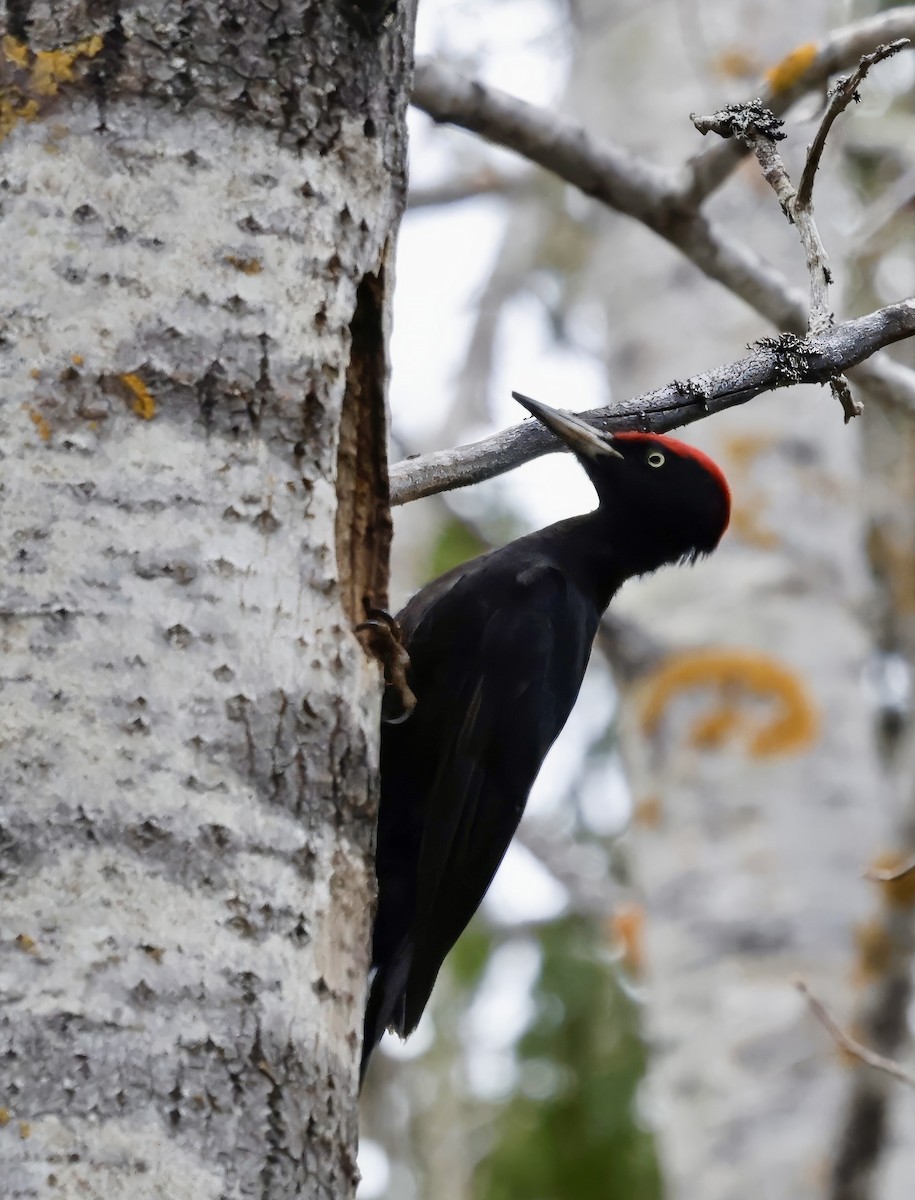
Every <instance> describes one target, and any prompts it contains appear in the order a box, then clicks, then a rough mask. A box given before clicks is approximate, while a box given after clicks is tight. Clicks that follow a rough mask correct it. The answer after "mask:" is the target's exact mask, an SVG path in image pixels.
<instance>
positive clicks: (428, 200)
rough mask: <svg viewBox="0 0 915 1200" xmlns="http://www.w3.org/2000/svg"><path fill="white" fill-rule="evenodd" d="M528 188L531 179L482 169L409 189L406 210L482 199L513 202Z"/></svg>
mask: <svg viewBox="0 0 915 1200" xmlns="http://www.w3.org/2000/svg"><path fill="white" fill-rule="evenodd" d="M529 189H530V179H529V178H528V176H526V175H521V174H515V175H504V174H499V173H498V172H496V171H493V170H491V169H488V168H484V169H481V170H479V171H474V172H472V173H471V174H468V175H463V176H461V177H460V178H458V179H448V180H446V181H445V182H444V183H439V184H433V185H430V186H429V187H424V188H421V187H411V188H410V190H409V192H408V193H407V208H408V209H410V210H411V211H412V210H414V209H419V208H433V207H438V206H440V205H443V204H461V203H463V202H464V201H465V200H477V199H479V198H480V197H481V196H499V197H502V198H504V199H507V200H514V199H516V198H517V197H518V196H522V195H524V193H525V192H526V191H528V190H529Z"/></svg>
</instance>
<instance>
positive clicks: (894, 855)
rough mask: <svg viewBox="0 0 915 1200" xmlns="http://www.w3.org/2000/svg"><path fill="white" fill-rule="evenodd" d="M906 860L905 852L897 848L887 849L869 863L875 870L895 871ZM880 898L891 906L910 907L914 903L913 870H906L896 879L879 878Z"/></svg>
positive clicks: (903, 864)
mask: <svg viewBox="0 0 915 1200" xmlns="http://www.w3.org/2000/svg"><path fill="white" fill-rule="evenodd" d="M907 861H908V859H907V856H906V855H905V854H900V853H899V851H898V850H889V851H887V852H886V853H885V854H880V855H878V856H877V858H875V859H874V861H873V862H872V863H871V868H872V869H874V870H877V871H888V872H892V871H897V870H899V869H900V868H901V867H903V866H905V864H906V862H907ZM876 886H877V887H879V889H880V899H881V900H883V902H884V903H885V904H888V905H889V906H890V907H891V908H911V907H912V906H913V905H915V871H906V872H905V873H904V874H902V875H900V876H899V878H898V879H886V880H880V881H879V882H878V883H877V885H876Z"/></svg>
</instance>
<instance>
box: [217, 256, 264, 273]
mask: <svg viewBox="0 0 915 1200" xmlns="http://www.w3.org/2000/svg"><path fill="white" fill-rule="evenodd" d="M223 262H226V263H228V264H229V266H230V267H234V268H235V270H236V271H241V273H242V274H243V275H260V273H261V271H263V269H264V266H263V263H262V262H261V260H260V259H259V258H242V257H241V255H238V254H227V255H225V257H224V258H223Z"/></svg>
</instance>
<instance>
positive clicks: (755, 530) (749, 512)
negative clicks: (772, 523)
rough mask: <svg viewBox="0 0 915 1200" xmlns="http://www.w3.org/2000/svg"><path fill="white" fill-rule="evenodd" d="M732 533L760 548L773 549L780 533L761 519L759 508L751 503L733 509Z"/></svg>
mask: <svg viewBox="0 0 915 1200" xmlns="http://www.w3.org/2000/svg"><path fill="white" fill-rule="evenodd" d="M731 533H736V534H737V536H738V537H739V538H741V539H742V540H743V541H745V542H747V543H748V544H749V545H751V546H757V547H758V548H759V549H760V550H773V549H774V548H775V547H776V546H777V545H778V534H777V533H776V532H775V530H774V529H770V528H769V527H768V526H767V525H766V524H765V522H764V521H762V520H760V516H759V511H758V509H756V508H755V507H753V506H751V505H749V504H741V505H738V506H737V507H736V508H734V509H732V510H731Z"/></svg>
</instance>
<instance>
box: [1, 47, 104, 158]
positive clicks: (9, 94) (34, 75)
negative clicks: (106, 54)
mask: <svg viewBox="0 0 915 1200" xmlns="http://www.w3.org/2000/svg"><path fill="white" fill-rule="evenodd" d="M103 45H104V42H103V40H102V37H101V35H100V34H97V33H96V34H94V35H93V36H92V37H89V38H83V40H82V41H80V42H73V43H72V44H71V45H69V46H59V47H58V48H57V49H56V50H37V51H35V52H34V53H33V51H32V50H31V49H30V48H29V47H28V46H27V45H26V43H25V42H20V41H19V40H18V39H17V38H14V37H11V36H10V35H9V34H7V35H6V36H5V37H3V38H2V39H0V53H2V56H3V58H4V59H5V60H6V62H8V63H10V64H11V65H12V66H13V67H14V68H15V71H14V72H13V74H18V75H20V76H21V78H19V79H17V80H16V82H14V83H9V84H4V86H2V87H0V141H3V139H4V138H5V137H7V136H8V135H9V133H11V132H12V130H13V129H15V128H16V126H17V125H18V124H20V122H23V121H34V120H36V119H37V118H38V117H39V116H40V115H41V109H42V105H41V102H42V101H44V100H48V99H52V98H53V97H54V96H56V95H57V94H58V92H59V91H60V87H61V84H64V83H73V82H75V81H76V73H75V71H74V67H75V65H76V63H77V62H78V61H79V60H80V59H92V58H95V56H96V55H97V54H98V53H99V52H100V51H101V49H102V46H103Z"/></svg>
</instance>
